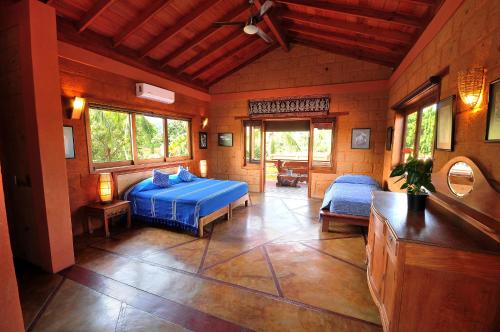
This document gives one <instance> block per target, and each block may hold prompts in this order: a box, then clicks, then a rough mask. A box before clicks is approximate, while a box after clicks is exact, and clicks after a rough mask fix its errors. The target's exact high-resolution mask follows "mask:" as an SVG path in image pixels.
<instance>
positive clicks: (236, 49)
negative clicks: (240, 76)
mask: <svg viewBox="0 0 500 332" xmlns="http://www.w3.org/2000/svg"><path fill="white" fill-rule="evenodd" d="M252 39H253V40H252ZM259 41H261V39H260V38H259V37H256V36H248V38H245V40H244V41H243V42H242V43H239V44H238V46H236V47H234V48H233V49H232V50H231V51H229V52H227V53H226V54H224V55H223V56H221V57H220V58H218V59H217V60H215V61H212V62H210V63H208V64H207V65H205V66H203V67H202V68H200V69H198V70H197V71H196V72H195V73H193V75H191V79H193V80H196V79H197V78H198V77H200V76H202V75H203V74H204V73H205V72H206V71H207V70H210V69H212V68H214V67H216V66H218V65H219V64H221V63H223V62H224V61H226V60H228V59H231V58H232V57H233V56H234V55H235V54H237V53H238V52H240V51H241V50H242V49H243V48H246V47H249V46H250V45H255V44H257V42H259Z"/></svg>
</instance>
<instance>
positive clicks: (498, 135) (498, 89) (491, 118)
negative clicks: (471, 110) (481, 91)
mask: <svg viewBox="0 0 500 332" xmlns="http://www.w3.org/2000/svg"><path fill="white" fill-rule="evenodd" d="M486 119H487V120H486V121H487V122H486V141H488V142H500V78H499V79H497V80H495V81H493V82H491V84H490V97H489V101H488V116H487V117H486Z"/></svg>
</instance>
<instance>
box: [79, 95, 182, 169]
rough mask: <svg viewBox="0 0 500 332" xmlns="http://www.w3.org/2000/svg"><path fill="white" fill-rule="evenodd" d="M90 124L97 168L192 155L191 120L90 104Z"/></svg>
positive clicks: (93, 161)
mask: <svg viewBox="0 0 500 332" xmlns="http://www.w3.org/2000/svg"><path fill="white" fill-rule="evenodd" d="M88 126H89V132H90V135H89V136H90V137H89V138H90V142H89V144H88V145H89V146H90V150H91V151H90V154H91V155H92V157H91V162H92V166H93V167H94V169H97V168H105V167H117V166H126V165H134V164H139V163H142V164H144V163H147V162H165V161H169V160H178V159H187V158H190V157H191V145H190V144H191V142H190V138H191V134H190V132H191V124H190V121H188V120H180V119H168V118H164V117H161V116H154V115H145V114H141V113H136V112H131V111H126V110H121V109H114V108H110V107H105V106H96V105H90V106H89V112H88ZM167 142H168V146H167V144H166V143H167ZM166 146H167V148H165V147H166Z"/></svg>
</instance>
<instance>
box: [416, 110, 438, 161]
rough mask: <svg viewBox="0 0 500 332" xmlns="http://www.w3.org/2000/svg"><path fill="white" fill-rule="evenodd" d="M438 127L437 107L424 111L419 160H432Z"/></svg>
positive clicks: (421, 124)
mask: <svg viewBox="0 0 500 332" xmlns="http://www.w3.org/2000/svg"><path fill="white" fill-rule="evenodd" d="M435 126H436V105H435V104H434V105H431V106H428V107H426V108H424V109H423V110H422V121H421V123H420V135H419V144H418V158H422V159H425V158H431V157H432V150H433V149H434V129H435Z"/></svg>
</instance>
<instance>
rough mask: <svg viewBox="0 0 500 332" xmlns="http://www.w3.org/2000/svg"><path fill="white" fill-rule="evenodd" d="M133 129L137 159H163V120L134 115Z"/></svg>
mask: <svg viewBox="0 0 500 332" xmlns="http://www.w3.org/2000/svg"><path fill="white" fill-rule="evenodd" d="M135 128H136V141H137V157H138V158H139V159H141V160H147V159H161V158H163V157H165V121H164V120H163V118H159V117H154V116H146V115H142V114H136V115H135Z"/></svg>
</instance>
